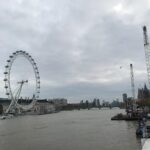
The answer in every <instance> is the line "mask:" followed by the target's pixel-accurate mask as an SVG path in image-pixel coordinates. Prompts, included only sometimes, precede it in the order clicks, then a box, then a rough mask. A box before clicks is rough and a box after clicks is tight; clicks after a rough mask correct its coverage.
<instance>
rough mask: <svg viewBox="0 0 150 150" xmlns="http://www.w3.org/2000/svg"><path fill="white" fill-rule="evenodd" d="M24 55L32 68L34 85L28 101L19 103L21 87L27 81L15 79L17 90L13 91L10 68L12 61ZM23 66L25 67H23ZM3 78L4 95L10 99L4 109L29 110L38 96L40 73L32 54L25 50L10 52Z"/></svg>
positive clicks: (11, 110) (9, 110)
mask: <svg viewBox="0 0 150 150" xmlns="http://www.w3.org/2000/svg"><path fill="white" fill-rule="evenodd" d="M20 56H22V57H24V58H25V59H26V60H27V61H28V62H29V64H30V65H31V66H32V70H33V73H34V79H35V87H34V89H33V93H32V95H33V96H32V98H30V101H31V102H30V103H24V104H21V103H20V102H19V100H20V98H21V93H22V89H23V86H24V84H27V83H28V82H29V81H28V79H25V80H24V79H21V80H20V81H17V86H18V87H17V90H16V91H13V89H12V86H13V85H12V82H11V81H10V79H11V73H12V72H11V70H12V66H13V65H14V62H15V61H16V60H17V59H18V58H19V57H20ZM24 68H25V67H24ZM4 75H5V78H4V82H5V89H6V95H7V97H8V99H9V100H11V102H10V104H9V106H8V108H7V109H6V113H17V112H21V111H27V110H30V109H31V108H32V107H33V106H34V104H35V102H36V101H37V99H38V98H39V94H40V74H39V71H38V67H37V64H36V62H35V60H34V59H33V58H32V56H31V55H30V54H29V53H27V52H26V51H22V50H19V51H16V52H14V53H12V55H10V56H9V59H8V60H7V64H6V66H5V72H4Z"/></svg>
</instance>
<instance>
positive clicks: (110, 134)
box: [0, 109, 141, 150]
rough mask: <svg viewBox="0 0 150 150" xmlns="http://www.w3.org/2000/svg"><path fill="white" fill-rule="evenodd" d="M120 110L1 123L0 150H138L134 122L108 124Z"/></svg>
mask: <svg viewBox="0 0 150 150" xmlns="http://www.w3.org/2000/svg"><path fill="white" fill-rule="evenodd" d="M119 112H124V110H121V109H112V110H98V109H94V110H80V111H62V112H59V113H55V114H48V115H37V116H36V115H35V116H19V117H15V118H12V119H7V120H0V150H141V143H140V140H139V139H137V138H136V136H135V130H136V127H137V123H136V122H126V121H111V120H110V118H111V117H112V116H114V115H115V114H117V113H119Z"/></svg>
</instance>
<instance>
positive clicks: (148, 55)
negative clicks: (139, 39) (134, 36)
mask: <svg viewBox="0 0 150 150" xmlns="http://www.w3.org/2000/svg"><path fill="white" fill-rule="evenodd" d="M143 36H144V49H145V59H146V67H147V75H148V84H149V88H150V45H149V40H148V34H147V28H146V26H143Z"/></svg>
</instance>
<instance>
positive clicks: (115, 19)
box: [0, 0, 150, 102]
mask: <svg viewBox="0 0 150 150" xmlns="http://www.w3.org/2000/svg"><path fill="white" fill-rule="evenodd" d="M149 16H150V1H149V0H13V1H12V0H1V2H0V51H1V59H0V64H1V67H0V74H1V75H0V87H1V88H0V96H1V97H6V96H5V89H4V81H3V79H4V74H3V72H4V66H5V65H6V60H7V59H8V57H9V55H10V54H11V53H13V52H14V51H16V50H18V49H21V50H25V51H27V52H28V53H30V54H31V55H32V57H33V58H34V59H35V61H36V63H37V65H38V67H39V72H40V77H41V94H40V97H41V98H54V97H55V98H56V97H64V98H67V99H68V100H69V101H70V102H78V101H80V100H82V99H92V98H95V97H96V98H100V99H105V100H113V99H116V98H120V100H121V97H122V93H124V92H125V93H128V95H129V96H131V86H130V84H131V82H130V67H129V65H130V63H132V64H133V66H134V76H135V86H136V91H137V88H138V87H142V86H143V85H144V83H147V74H146V65H145V54H144V47H143V32H142V26H143V25H147V28H148V30H149V31H150V21H149ZM17 61H18V62H19V61H20V63H17V62H16V63H14V68H18V70H16V71H14V72H13V73H12V75H13V76H14V78H15V77H16V78H17V79H18V76H19V75H20V76H21V73H20V72H19V68H22V67H23V68H24V70H25V72H29V67H28V65H29V64H27V63H23V60H21V59H18V60H17ZM120 66H121V67H120ZM28 75H29V76H30V74H28ZM31 76H32V74H31ZM14 78H12V79H14ZM19 79H21V78H19Z"/></svg>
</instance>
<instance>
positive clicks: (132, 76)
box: [130, 64, 135, 100]
mask: <svg viewBox="0 0 150 150" xmlns="http://www.w3.org/2000/svg"><path fill="white" fill-rule="evenodd" d="M130 74H131V92H132V98H133V100H135V85H134V73H133V65H132V64H130Z"/></svg>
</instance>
